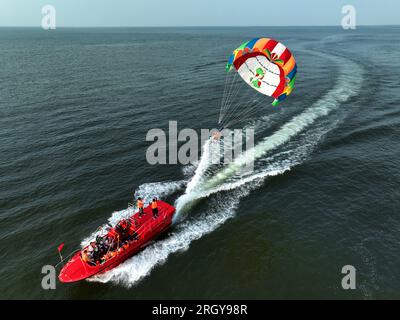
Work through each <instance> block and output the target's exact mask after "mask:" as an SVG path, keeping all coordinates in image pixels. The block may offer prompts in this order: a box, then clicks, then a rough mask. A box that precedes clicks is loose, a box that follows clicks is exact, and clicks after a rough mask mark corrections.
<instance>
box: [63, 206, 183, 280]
mask: <svg viewBox="0 0 400 320" xmlns="http://www.w3.org/2000/svg"><path fill="white" fill-rule="evenodd" d="M157 203H158V211H159V213H158V217H157V218H156V219H154V218H153V213H152V211H151V208H150V206H148V207H146V208H144V214H145V215H144V216H143V217H141V218H139V213H138V212H137V213H135V214H134V215H133V216H131V217H130V218H129V220H130V222H131V223H135V220H136V226H137V227H136V232H137V233H138V234H139V239H138V240H135V241H132V242H131V243H130V244H129V246H128V248H126V249H125V250H123V251H122V252H119V253H118V254H117V255H116V256H114V257H112V258H111V259H108V260H107V261H106V262H105V263H103V264H98V265H96V266H91V265H89V264H87V263H86V262H84V261H83V260H82V259H81V251H79V252H77V253H76V254H75V255H74V256H73V257H72V258H71V260H69V261H68V263H67V264H66V265H65V266H64V267H63V268H62V269H61V271H60V274H59V276H58V279H59V280H60V281H61V282H76V281H80V280H84V279H86V278H89V277H91V276H94V275H95V274H99V273H103V272H105V271H107V270H110V269H112V268H114V267H116V266H117V265H119V264H120V263H122V262H123V261H125V260H126V259H128V258H130V257H132V256H133V255H134V254H135V253H137V252H138V251H139V250H140V249H142V248H143V247H145V246H146V245H147V244H148V243H149V242H150V241H151V240H153V239H154V238H156V237H157V236H158V235H159V234H161V233H162V232H163V231H165V230H166V229H168V228H169V227H170V226H171V224H172V218H173V216H174V213H175V208H174V207H173V206H171V205H169V204H168V203H166V202H163V201H160V200H158V201H157ZM83 249H85V248H83ZM83 249H82V250H83Z"/></svg>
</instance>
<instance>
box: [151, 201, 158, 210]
mask: <svg viewBox="0 0 400 320" xmlns="http://www.w3.org/2000/svg"><path fill="white" fill-rule="evenodd" d="M151 208H152V209H156V208H157V201H153V202H152V203H151Z"/></svg>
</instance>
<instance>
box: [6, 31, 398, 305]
mask: <svg viewBox="0 0 400 320" xmlns="http://www.w3.org/2000/svg"><path fill="white" fill-rule="evenodd" d="M254 37H271V38H275V39H278V40H279V41H282V42H283V43H284V44H285V45H286V46H287V47H289V48H290V49H291V51H292V52H293V54H294V55H295V57H296V60H297V63H298V74H297V82H296V88H295V90H294V92H293V93H292V95H291V96H290V97H289V98H288V99H286V101H284V102H283V103H282V104H281V105H280V106H279V107H271V105H270V104H269V103H266V105H265V108H263V110H261V111H260V113H258V114H257V115H256V116H255V117H252V118H251V119H250V118H249V119H247V118H246V119H243V120H242V123H241V127H243V126H244V125H248V124H253V125H255V129H256V143H255V144H256V147H255V148H256V149H257V150H258V151H259V152H260V154H262V156H260V157H259V158H258V159H257V161H256V164H255V171H254V172H253V173H252V174H250V175H247V176H246V177H243V176H240V175H236V176H231V177H227V178H224V179H216V178H215V177H216V173H217V172H216V171H213V170H209V171H207V173H204V174H203V173H202V172H201V170H200V169H198V170H197V174H200V175H201V176H202V177H201V178H202V182H203V183H205V184H207V182H208V181H213V185H212V187H209V188H208V189H207V190H206V195H207V196H206V197H202V198H201V199H200V201H195V202H194V203H189V204H188V205H187V208H188V209H187V210H186V213H185V219H183V221H182V222H180V223H178V224H176V225H175V226H174V227H173V228H172V229H170V231H169V232H168V233H167V234H165V235H163V236H162V237H161V238H160V239H159V240H158V241H157V242H155V243H153V244H151V245H150V246H149V247H148V248H146V249H145V250H144V251H142V252H141V253H139V254H138V255H137V256H135V257H133V258H131V259H130V260H128V261H126V262H125V263H124V264H122V265H120V266H119V267H117V268H116V269H114V270H112V271H110V272H108V273H106V274H104V275H101V276H99V277H96V278H94V279H91V281H84V282H82V283H76V284H70V285H65V284H61V283H57V289H56V290H48V291H45V290H43V289H42V288H41V279H42V276H43V275H42V274H41V268H42V266H43V265H47V264H56V263H57V262H58V254H57V249H56V248H57V246H58V245H59V244H60V243H62V242H65V247H64V249H63V253H64V255H68V253H69V252H71V251H73V250H75V249H77V248H79V246H80V244H81V242H82V241H84V240H85V239H87V238H88V237H90V236H91V234H93V232H94V231H95V230H96V228H97V227H98V226H100V225H103V224H105V223H106V222H108V221H110V222H115V221H117V220H118V218H119V217H121V216H124V215H126V214H128V213H129V212H128V211H127V210H126V208H127V204H128V202H129V201H130V200H131V198H132V196H133V194H134V193H136V195H142V196H145V197H147V198H149V197H151V196H152V195H158V196H159V197H160V198H163V199H165V200H167V201H169V202H171V203H174V204H175V205H179V204H181V203H182V202H185V201H186V200H185V197H184V196H183V197H182V195H183V194H184V193H185V190H186V187H187V185H188V183H189V184H190V183H191V184H192V187H194V190H195V191H196V188H197V187H198V186H197V185H196V183H195V182H193V176H195V175H196V164H194V165H186V166H184V165H180V164H179V165H155V166H152V165H149V164H148V163H147V161H146V150H147V148H148V147H149V146H150V144H151V143H150V142H146V141H145V137H146V133H147V131H148V130H150V129H152V128H162V129H167V128H168V121H170V120H176V121H178V129H182V128H186V127H188V128H194V129H196V130H197V129H200V128H213V127H215V126H216V125H217V121H218V115H219V106H220V102H221V97H222V93H223V88H224V80H225V63H226V60H227V57H228V55H229V54H230V52H231V51H232V50H233V49H234V48H236V47H238V46H239V45H240V44H241V43H242V42H244V41H247V40H249V39H251V38H254ZM0 53H1V54H0V83H1V85H0V240H1V251H0V261H1V262H0V298H3V299H4V298H12V299H15V298H24V299H26V298H40V299H55V298H57V299H80V298H89V299H95V298H126V299H143V298H155V299H157V298H171V299H181V298H187V299H191V298H199V299H203V298H205V299H206V298H212V299H222V298H247V299H253V298H257V299H271V298H272V299H273V298H294V299H297V298H328V299H335V298H343V299H351V298H357V299H374V298H378V299H379V298H397V299H399V298H400V275H399V272H398V270H400V256H399V252H400V215H399V208H400V188H399V185H400V166H399V160H400V148H399V141H400V130H399V125H400V109H399V108H400V91H399V87H400V80H399V79H400V78H399V74H400V63H399V62H400V27H360V28H358V29H357V30H352V31H345V30H342V29H341V28H334V27H325V28H324V27H318V28H313V27H309V28H308V27H307V28H267V27H260V28H253V27H252V28H110V29H101V28H98V29H57V30H55V31H51V32H48V31H43V30H41V29H34V28H32V29H30V28H0ZM255 94H256V92H255ZM197 168H198V167H197ZM348 264H350V265H353V266H355V267H356V269H357V289H356V290H349V291H345V290H343V289H342V288H341V279H342V277H343V275H342V274H341V269H342V267H343V266H344V265H348Z"/></svg>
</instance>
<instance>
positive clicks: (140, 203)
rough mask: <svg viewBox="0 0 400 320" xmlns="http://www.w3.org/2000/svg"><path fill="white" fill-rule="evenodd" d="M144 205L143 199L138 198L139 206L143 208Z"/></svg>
mask: <svg viewBox="0 0 400 320" xmlns="http://www.w3.org/2000/svg"><path fill="white" fill-rule="evenodd" d="M143 206H144V202H143V200H138V201H137V207H138V208H139V209H140V208H143Z"/></svg>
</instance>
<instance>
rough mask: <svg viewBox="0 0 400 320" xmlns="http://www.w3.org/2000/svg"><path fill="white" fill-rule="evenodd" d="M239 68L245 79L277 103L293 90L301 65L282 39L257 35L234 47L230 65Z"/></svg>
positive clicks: (229, 67)
mask: <svg viewBox="0 0 400 320" xmlns="http://www.w3.org/2000/svg"><path fill="white" fill-rule="evenodd" d="M233 68H235V69H236V70H237V72H238V73H239V75H240V76H241V77H242V79H243V80H244V81H245V82H246V83H247V84H248V85H250V86H251V87H253V88H254V89H255V90H257V91H258V92H261V93H262V94H264V95H267V96H270V97H273V98H275V100H274V101H273V102H272V105H277V104H278V103H279V102H280V101H282V100H283V99H285V98H286V97H287V96H288V95H289V94H290V93H291V92H292V90H293V87H294V82H295V79H296V72H297V65H296V60H295V59H294V56H293V55H292V53H291V52H290V50H289V49H288V48H286V47H285V46H284V45H283V44H282V43H281V42H278V41H276V40H273V39H268V38H255V39H252V40H250V41H248V42H245V43H243V44H242V45H241V46H240V47H239V48H237V49H236V50H234V51H233V53H232V55H231V56H230V58H229V60H228V63H227V65H226V70H227V71H228V72H229V71H231V70H232V69H233Z"/></svg>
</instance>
